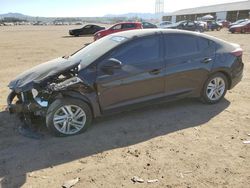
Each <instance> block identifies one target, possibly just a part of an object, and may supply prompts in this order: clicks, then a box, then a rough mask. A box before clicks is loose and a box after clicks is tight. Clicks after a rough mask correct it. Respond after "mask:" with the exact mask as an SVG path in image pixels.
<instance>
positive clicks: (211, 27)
mask: <svg viewBox="0 0 250 188" xmlns="http://www.w3.org/2000/svg"><path fill="white" fill-rule="evenodd" d="M207 28H208V30H211V31H214V30H216V31H220V30H221V29H222V28H223V26H222V23H219V22H216V21H215V20H209V21H207Z"/></svg>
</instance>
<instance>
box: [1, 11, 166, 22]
mask: <svg viewBox="0 0 250 188" xmlns="http://www.w3.org/2000/svg"><path fill="white" fill-rule="evenodd" d="M161 16H162V15H159V14H153V13H127V14H117V15H115V14H107V15H104V16H103V17H104V18H116V17H126V18H141V19H145V20H148V19H157V18H160V17H161ZM5 17H12V18H18V19H25V20H28V21H33V20H35V19H37V18H38V17H35V16H28V15H24V14H21V13H11V12H10V13H6V14H0V19H1V18H5ZM39 18H47V19H49V17H39Z"/></svg>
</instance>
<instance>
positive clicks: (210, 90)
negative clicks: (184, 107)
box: [201, 73, 228, 104]
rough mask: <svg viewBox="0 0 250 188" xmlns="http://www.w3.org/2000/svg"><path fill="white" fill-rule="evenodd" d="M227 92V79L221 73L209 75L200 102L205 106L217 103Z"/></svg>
mask: <svg viewBox="0 0 250 188" xmlns="http://www.w3.org/2000/svg"><path fill="white" fill-rule="evenodd" d="M227 90H228V79H227V77H226V76H225V75H224V74H223V73H216V74H213V75H211V76H210V77H209V78H208V79H207V81H206V82H205V83H204V86H203V89H202V92H201V100H202V101H203V102H204V103H206V104H215V103H218V102H219V101H220V100H221V99H222V98H223V97H224V96H225V94H226V92H227Z"/></svg>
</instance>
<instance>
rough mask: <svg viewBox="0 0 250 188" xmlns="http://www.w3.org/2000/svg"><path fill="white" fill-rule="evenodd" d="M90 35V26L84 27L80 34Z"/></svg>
mask: <svg viewBox="0 0 250 188" xmlns="http://www.w3.org/2000/svg"><path fill="white" fill-rule="evenodd" d="M90 33H91V25H86V26H84V29H83V33H82V34H85V35H86V34H90Z"/></svg>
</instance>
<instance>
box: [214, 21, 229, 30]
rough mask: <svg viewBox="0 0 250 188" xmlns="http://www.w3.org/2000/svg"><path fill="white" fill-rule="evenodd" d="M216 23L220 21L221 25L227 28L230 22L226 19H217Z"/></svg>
mask: <svg viewBox="0 0 250 188" xmlns="http://www.w3.org/2000/svg"><path fill="white" fill-rule="evenodd" d="M217 22H218V23H221V24H222V27H226V28H228V27H229V25H230V24H231V22H229V21H227V20H219V21H217Z"/></svg>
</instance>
